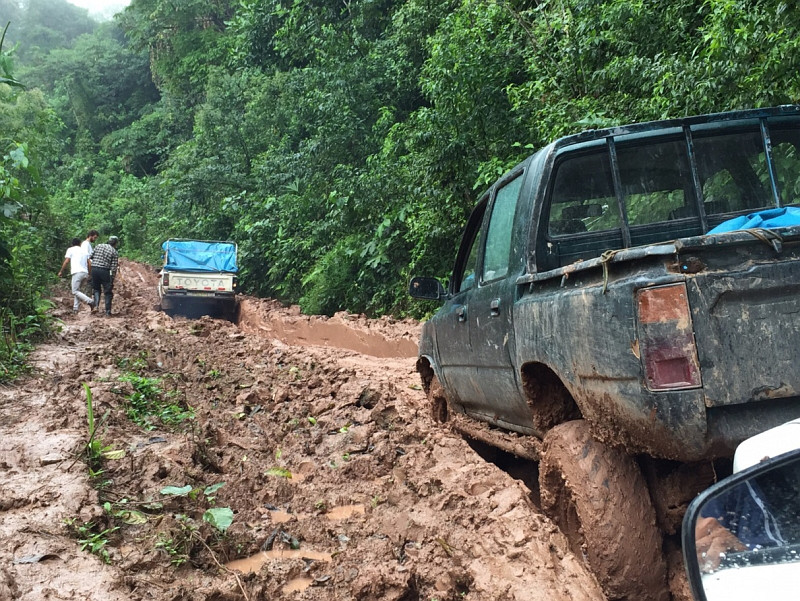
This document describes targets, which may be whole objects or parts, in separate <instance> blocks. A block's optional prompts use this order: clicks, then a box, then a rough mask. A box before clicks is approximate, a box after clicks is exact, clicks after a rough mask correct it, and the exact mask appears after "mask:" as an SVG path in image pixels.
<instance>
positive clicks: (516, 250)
mask: <svg viewBox="0 0 800 601" xmlns="http://www.w3.org/2000/svg"><path fill="white" fill-rule="evenodd" d="M798 203H800V106H783V107H776V108H770V109H756V110H748V111H737V112H729V113H720V114H714V115H704V116H698V117H691V118H685V119H674V120H669V121H659V122H652V123H643V124H634V125H629V126H623V127H615V128H611V129H605V130H592V131H586V132H583V133H580V134H577V135H573V136H569V137H566V138H562V139H559V140H557V141H555V142H553V143H552V144H550V145H548V146H547V147H545V148H543V149H541V150H539V151H538V152H536V153H535V154H533V155H532V156H530V157H529V158H528V159H526V160H525V161H523V162H522V163H520V164H519V165H517V166H516V167H515V168H514V169H512V170H511V171H509V172H508V173H507V174H506V175H504V176H503V177H502V178H501V179H500V180H498V181H497V182H496V183H495V184H494V185H493V186H492V187H491V188H490V189H489V190H488V191H487V192H486V193H485V194H484V196H483V197H482V198H481V200H480V202H479V203H478V205H477V207H476V208H475V210H474V211H473V213H472V215H471V216H470V218H469V221H468V223H467V225H466V229H465V231H464V236H463V239H462V241H461V245H460V247H459V250H458V254H457V257H456V262H455V267H454V269H453V273H452V277H451V279H450V281H449V286H448V287H447V288H446V289H445V288H444V287H443V286H442V285H441V284H440V283H439V282H438V281H437V280H435V279H432V278H414V279H413V280H412V281H411V284H410V293H411V295H412V296H414V297H417V298H426V299H439V300H442V301H443V302H444V306H443V307H442V308H441V309H440V310H439V311H438V312H437V313H436V315H435V316H434V317H433V318H432V319H430V320H429V321H428V322H427V323H426V324H425V325H424V328H423V334H422V338H421V341H420V348H419V360H418V364H417V368H418V371H419V372H420V374H421V376H422V381H423V385H424V388H425V389H426V391H428V394H429V398H430V399H431V402H432V403H433V407H432V409H433V411H434V415H435V416H437V417H438V418H439V419H442V420H446V419H448V418H453V417H456V418H458V419H463V416H461V417H459V416H458V415H457V414H465V415H466V416H469V417H472V418H476V419H477V420H481V421H484V422H488V423H489V424H491V425H493V426H498V427H500V428H503V429H506V430H511V431H515V432H518V433H521V434H526V435H532V436H533V437H536V438H539V439H542V440H543V442H542V444H541V445H540V447H537V448H539V451H540V452H539V453H538V454H539V455H540V458H541V461H540V467H539V480H540V487H541V496H542V504H543V506H544V508H545V509H546V510H548V511H549V513H550V514H551V515H553V517H554V518H555V519H556V521H557V522H558V523H559V525H560V526H561V527H562V530H564V531H565V533H566V534H567V536H568V537H569V538H570V539H571V540H572V541H573V542H574V543H575V549H576V551H579V553H578V555H579V556H581V554H583V556H584V557H586V559H587V561H588V562H589V564H590V565H591V566H592V567H593V568H594V570H595V573H596V574H597V576H598V579H599V580H600V582H601V584H602V585H603V586H604V588H605V590H606V593H607V594H608V595H609V597H610V598H636V599H663V598H664V597H663V590H665V589H664V587H663V586H662V587H661V588H662V592H661V593H653V592H652V591H655V590H657V588H658V587H657V586H656V584H654V583H655V582H656V581H658V582H661V583H663V582H664V580H665V570H664V567H663V560H662V559H661V553H662V549H661V542H660V541H661V531H666V532H673V531H674V529H675V526H676V519H677V520H679V514H680V509H681V507H685V503H686V501H687V499H685V498H680V497H681V494H682V495H683V496H686V495H687V494H688V495H689V496H691V494H693V493H694V492H695V491H696V490H699V489H698V488H697V487H698V486H700V483H698V482H694V483H692V484H691V485H689V484H687V485H686V486H683V487H681V486H680V485H678V486H676V483H678V484H679V483H680V482H683V481H685V479H684V480H681V478H680V474H684V475H686V473H689V474H690V476H691V475H692V474H695V475H696V474H697V473H699V472H704V473H708V470H707V469H706V470H704V469H703V468H702V466H703V465H705V466H706V467H708V466H709V465H710V461H711V460H713V459H715V458H719V457H727V456H730V455H731V454H732V452H733V449H734V448H735V446H736V445H737V444H738V443H739V442H740V441H742V440H744V439H745V438H747V437H749V436H752V435H754V434H756V433H758V432H761V431H763V430H766V429H768V428H770V427H773V426H776V425H778V424H780V423H783V422H786V421H788V420H790V419H792V418H795V417H798V416H800V369H798V368H799V367H800V294H799V293H800V226H796V225H792V223H800V220H797V213H798V211H797V210H796V208H795V207H796V206H797V205H798ZM768 209H773V210H772V211H769V212H768V213H764V211H766V210H768ZM755 213H757V214H759V215H765V216H767V217H769V216H774V215H777V216H778V217H777V219H773V221H772V222H771V223H773V224H774V223H778V224H779V225H780V224H781V223H785V224H786V225H785V226H783V227H774V226H769V228H767V227H758V228H753V227H748V226H745V228H747V229H738V230H734V231H728V232H724V233H713V232H712V233H711V234H709V232H711V231H712V230H713V229H714V228H715V227H717V226H720V224H723V223H725V224H727V223H728V222H729V221H730V220H731V219H733V218H736V217H741V216H745V215H750V214H755ZM765 218H766V217H765ZM781 219H783V220H785V221H781ZM793 219H794V221H793ZM741 221H745V220H744V219H742V220H741ZM768 223H770V222H768ZM722 229H725V226H722ZM687 463H689V464H690V465H693V466H694V467H693V468H692V469H686V465H687ZM670 470H671V471H670ZM689 479H691V478H689ZM664 480H669V481H670V482H671V483H672V484H671V492H670V491H668V490H667V488H668V487H665V486H662V483H663V481H664ZM626 481H627V484H626ZM676 488H677V489H681V488H683V491H680V490H679V491H678V492H676V491H675V489H676ZM648 491H649V492H648ZM687 491H688V492H687ZM653 504H655V507H656V510H657V511H654V509H653ZM598 507H602V508H603V509H602V510H601V509H598ZM670 514H672V515H670ZM656 516H657V519H658V526H660V530H659V529H658V528H657V527H656ZM653 532H655V534H653ZM643 533H644V534H643ZM654 537H655V538H654ZM633 539H636V540H637V541H638V543H637V544H639V549H638V550H636V551H635V552H634V554H633V555H631V554H630V553H628V549H629V548H630V547H631V546H635V545H633V543H632V540H633ZM645 548H650V551H647V552H645V551H643V549H645ZM610 556H618V557H619V558H620V559H619V560H618V561H610V560H609V557H610ZM633 562H638V563H639V564H640V566H644V567H638V568H637V567H635V566H632V565H631V563H633ZM653 562H655V564H657V566H656V567H653ZM648 591H651V592H648Z"/></svg>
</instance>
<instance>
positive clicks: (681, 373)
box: [636, 284, 702, 390]
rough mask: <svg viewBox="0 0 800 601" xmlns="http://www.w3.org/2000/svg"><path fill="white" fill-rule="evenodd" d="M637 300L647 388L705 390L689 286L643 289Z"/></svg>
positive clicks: (640, 345) (640, 350) (674, 285)
mask: <svg viewBox="0 0 800 601" xmlns="http://www.w3.org/2000/svg"><path fill="white" fill-rule="evenodd" d="M636 297H637V304H638V310H639V352H640V354H641V360H642V365H644V372H645V379H646V381H647V387H648V388H649V389H650V390H680V389H684V388H697V387H699V386H701V384H702V382H701V380H700V365H699V363H698V360H697V347H696V346H695V342H694V331H693V329H692V316H691V313H690V312H689V300H688V297H687V294H686V285H685V284H670V285H668V286H656V287H653V288H643V289H641V290H639V291H638V292H637V293H636Z"/></svg>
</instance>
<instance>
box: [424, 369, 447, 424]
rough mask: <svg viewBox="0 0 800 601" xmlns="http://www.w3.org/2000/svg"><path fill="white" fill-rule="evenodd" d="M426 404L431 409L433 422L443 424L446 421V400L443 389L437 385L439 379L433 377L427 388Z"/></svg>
mask: <svg viewBox="0 0 800 601" xmlns="http://www.w3.org/2000/svg"><path fill="white" fill-rule="evenodd" d="M428 403H429V404H430V408H431V417H432V418H433V421H435V422H438V423H440V424H443V423H445V422H446V421H447V417H448V410H447V398H446V397H445V396H444V388H442V385H441V384H440V383H439V378H437V377H436V376H433V379H432V380H431V383H430V386H429V387H428Z"/></svg>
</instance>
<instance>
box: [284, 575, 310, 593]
mask: <svg viewBox="0 0 800 601" xmlns="http://www.w3.org/2000/svg"><path fill="white" fill-rule="evenodd" d="M312 584H314V581H313V580H312V579H311V578H292V579H291V580H290V581H289V582H287V583H286V586H284V587H283V592H284V593H299V592H301V591H304V590H306V589H307V588H308V587H309V586H311V585H312Z"/></svg>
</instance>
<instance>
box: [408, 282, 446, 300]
mask: <svg viewBox="0 0 800 601" xmlns="http://www.w3.org/2000/svg"><path fill="white" fill-rule="evenodd" d="M408 293H409V294H410V295H411V296H412V297H413V298H420V299H423V300H444V299H445V298H447V290H445V289H444V286H442V283H441V282H440V281H439V280H437V279H436V278H420V277H417V278H411V281H410V282H409V284H408Z"/></svg>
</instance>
